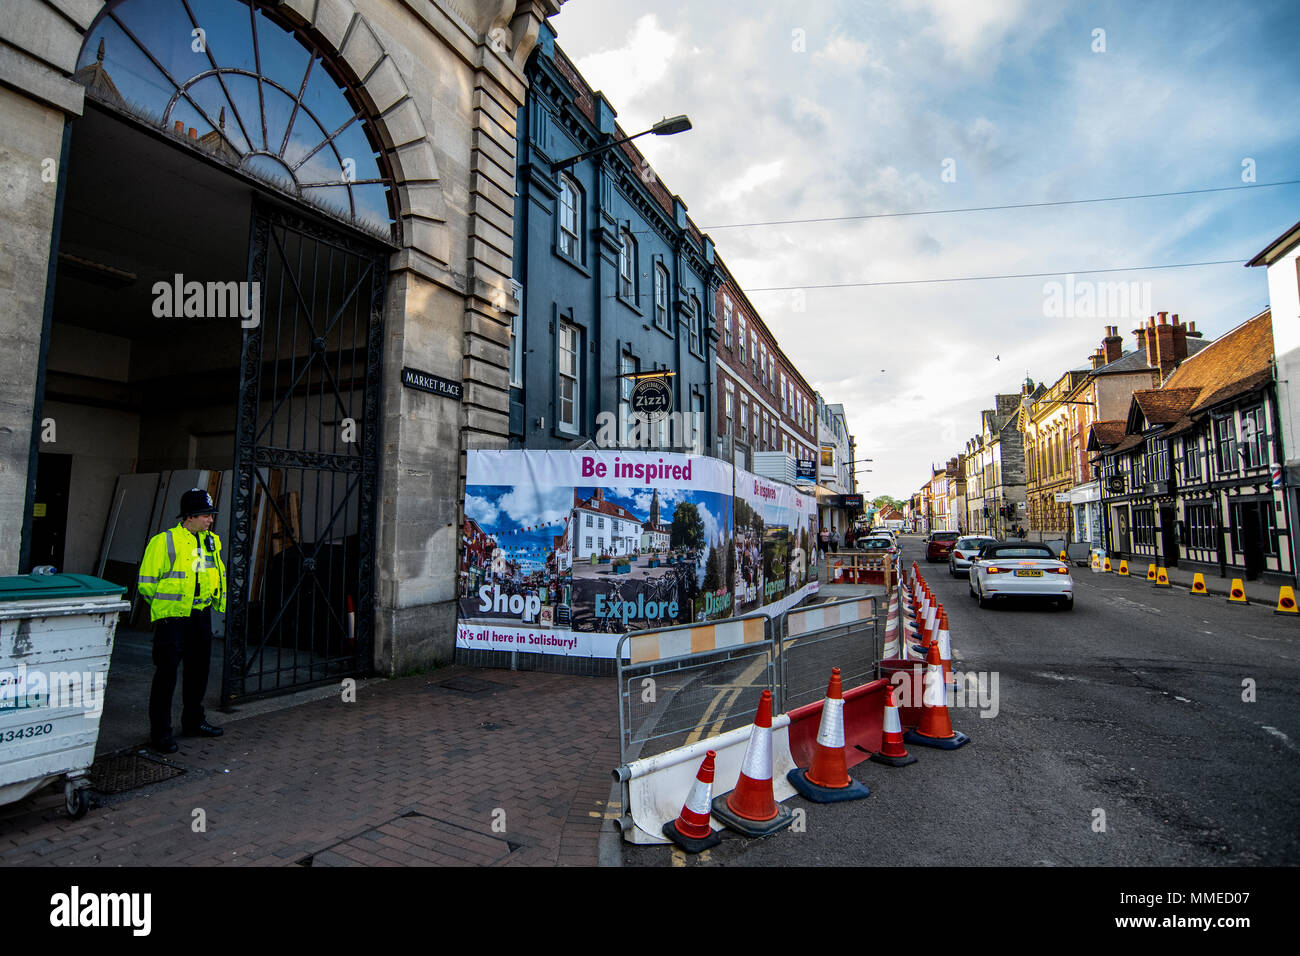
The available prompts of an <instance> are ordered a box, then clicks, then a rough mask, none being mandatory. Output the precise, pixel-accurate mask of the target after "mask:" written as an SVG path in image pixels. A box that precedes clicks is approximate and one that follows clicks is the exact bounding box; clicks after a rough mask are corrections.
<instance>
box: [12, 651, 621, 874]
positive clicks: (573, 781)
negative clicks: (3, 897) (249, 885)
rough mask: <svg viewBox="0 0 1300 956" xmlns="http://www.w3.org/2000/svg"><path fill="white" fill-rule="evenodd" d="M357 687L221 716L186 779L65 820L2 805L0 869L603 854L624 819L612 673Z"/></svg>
mask: <svg viewBox="0 0 1300 956" xmlns="http://www.w3.org/2000/svg"><path fill="white" fill-rule="evenodd" d="M213 680H214V681H215V680H216V676H215V675H214V676H213ZM110 684H111V678H110ZM320 693H321V691H319V690H318V691H316V692H315V695H316V696H319V694H320ZM178 696H179V694H178ZM305 696H306V697H310V696H312V695H305ZM343 696H344V695H343V694H342V692H341V691H340V690H339V689H338V688H335V689H334V690H333V692H332V693H330V696H328V697H326V698H324V699H315V700H310V699H308V700H305V702H304V699H303V696H299V697H295V698H289V699H286V698H280V699H278V700H277V701H275V702H270V703H269V704H268V703H267V702H261V706H260V707H249V708H241V709H240V710H239V711H238V712H236V713H232V714H217V713H212V712H210V714H209V716H210V717H211V718H212V719H213V720H214V721H216V722H219V723H221V724H222V725H223V726H224V727H225V731H226V732H225V735H224V736H223V737H220V738H216V739H187V738H178V741H177V742H178V743H180V745H181V749H180V752H179V753H177V754H175V755H173V756H171V757H169V758H159V757H157V756H156V755H155V756H154V757H153V759H154V760H165V763H166V764H168V765H170V766H173V767H178V768H181V769H183V770H184V773H182V774H181V775H180V776H178V777H175V778H173V779H171V780H167V781H164V782H161V783H157V784H152V785H149V786H146V787H143V788H139V789H135V790H130V791H128V792H125V793H122V794H118V795H111V796H99V797H97V798H96V804H92V807H91V809H90V811H89V813H88V814H87V815H86V816H85V817H83V818H82V819H80V820H76V821H72V820H68V819H67V818H66V817H65V816H64V814H63V796H62V791H61V790H58V791H56V790H54V789H47V790H45V791H42V792H40V793H38V794H36V795H33V796H32V797H29V798H27V799H25V800H22V801H19V802H17V803H13V804H9V805H8V806H4V807H0V861H2V862H3V863H4V864H5V865H9V866H14V865H17V866H23V865H41V866H87V867H89V866H160V865H162V866H177V865H179V866H232V865H233V866H239V865H249V864H252V865H265V866H294V865H311V866H595V865H596V864H597V863H598V861H599V854H600V841H601V835H602V831H604V832H605V833H607V834H608V833H612V832H613V824H612V822H607V820H612V818H614V817H616V816H617V815H618V808H617V807H610V806H609V799H610V793H611V778H610V771H611V770H612V769H613V768H614V767H615V766H617V763H618V720H617V709H616V707H617V702H616V697H615V681H614V680H613V679H612V678H593V677H578V676H572V675H561V674H542V673H535V672H523V671H508V670H485V669H474V668H468V667H461V666H453V667H447V668H442V669H438V670H435V671H431V672H429V673H427V674H422V675H417V676H414V677H406V678H402V679H396V680H382V679H375V680H368V681H360V682H358V685H357V688H356V694H355V698H356V699H355V702H351V703H349V702H345V701H344V699H343ZM267 707H271V708H273V709H269V710H267V709H265V708H267ZM141 730H143V728H141ZM127 752H131V751H130V750H128V751H127ZM155 766H156V764H155Z"/></svg>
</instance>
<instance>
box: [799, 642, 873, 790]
mask: <svg viewBox="0 0 1300 956" xmlns="http://www.w3.org/2000/svg"><path fill="white" fill-rule="evenodd" d="M785 778H786V779H787V780H789V781H790V785H791V786H792V787H794V788H795V789H796V790H798V791H799V793H800V794H801V795H802V796H805V797H807V798H808V799H809V800H812V801H813V802H814V803H842V802H844V801H846V800H861V799H862V798H863V797H865V796H868V795H870V793H871V791H870V790H868V789H867V788H866V785H865V784H861V783H859V782H858V781H856V780H854V779H853V778H852V777H850V776H849V763H848V760H847V759H846V758H845V756H844V692H843V689H842V687H841V683H840V669H839V668H838V667H832V668H831V680H830V683H829V684H828V685H827V686H826V699H825V700H824V701H822V722H821V725H820V726H819V727H818V728H817V743H816V745H815V746H814V748H813V761H812V766H811V767H809V768H808V769H807V770H803V769H800V768H798V767H796V768H795V769H794V770H791V771H790V772H789V773H787V774H786V775H785Z"/></svg>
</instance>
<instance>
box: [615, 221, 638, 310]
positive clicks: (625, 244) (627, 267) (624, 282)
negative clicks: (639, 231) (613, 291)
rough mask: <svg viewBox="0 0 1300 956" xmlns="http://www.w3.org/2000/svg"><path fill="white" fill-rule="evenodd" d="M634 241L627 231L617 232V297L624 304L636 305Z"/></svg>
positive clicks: (635, 249)
mask: <svg viewBox="0 0 1300 956" xmlns="http://www.w3.org/2000/svg"><path fill="white" fill-rule="evenodd" d="M636 256H637V248H636V240H635V239H634V238H632V233H631V232H629V231H628V230H627V229H620V230H619V243H618V297H619V298H620V299H622V300H623V301H624V302H629V303H632V304H634V305H635V304H636V301H637V298H638V296H637V291H638V289H637V282H636Z"/></svg>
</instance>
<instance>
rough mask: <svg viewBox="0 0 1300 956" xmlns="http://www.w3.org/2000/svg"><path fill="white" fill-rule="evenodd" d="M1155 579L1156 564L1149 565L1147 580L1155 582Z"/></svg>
mask: <svg viewBox="0 0 1300 956" xmlns="http://www.w3.org/2000/svg"><path fill="white" fill-rule="evenodd" d="M1155 579H1156V566H1155V565H1154V564H1148V565H1147V580H1148V581H1154V580H1155Z"/></svg>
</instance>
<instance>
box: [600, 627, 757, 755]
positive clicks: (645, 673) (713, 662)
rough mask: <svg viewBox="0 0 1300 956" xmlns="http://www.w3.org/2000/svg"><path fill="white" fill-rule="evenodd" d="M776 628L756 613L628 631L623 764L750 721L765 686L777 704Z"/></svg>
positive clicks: (621, 665) (622, 667)
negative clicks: (732, 618) (713, 622)
mask: <svg viewBox="0 0 1300 956" xmlns="http://www.w3.org/2000/svg"><path fill="white" fill-rule="evenodd" d="M773 625H774V622H773V621H772V620H771V619H769V618H767V617H764V616H763V615H761V614H753V615H750V616H748V617H742V618H736V619H734V620H728V621H719V622H718V623H716V624H681V625H678V626H676V627H666V628H659V629H656V630H652V631H633V632H632V633H630V634H625V635H623V637H622V638H621V639H620V640H619V642H618V651H617V654H616V655H615V660H616V661H617V662H618V672H617V673H618V694H619V707H618V730H619V758H620V762H621V763H622V764H624V765H626V764H627V763H628V762H629V761H630V760H634V759H637V758H640V757H648V756H653V755H654V754H657V753H662V752H664V751H667V750H672V749H674V748H676V747H680V746H682V745H684V744H690V743H695V742H696V741H698V740H701V739H704V738H706V737H712V736H714V735H716V734H719V733H722V732H724V731H726V730H731V729H733V728H734V727H737V726H742V725H743V724H745V723H748V722H749V721H750V720H752V719H753V716H754V713H755V712H756V711H757V709H758V699H759V696H760V693H761V691H762V689H763V688H764V687H766V688H768V689H769V690H771V691H772V696H773V700H774V701H775V700H776V698H777V691H778V688H777V686H776V656H775V643H776V642H775V640H774V638H773V634H774V627H773ZM625 658H626V660H625Z"/></svg>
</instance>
